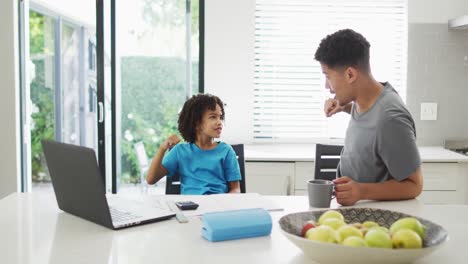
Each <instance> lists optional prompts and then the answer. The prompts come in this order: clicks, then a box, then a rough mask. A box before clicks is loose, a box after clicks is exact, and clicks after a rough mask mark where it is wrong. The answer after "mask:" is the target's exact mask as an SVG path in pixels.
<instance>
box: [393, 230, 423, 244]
mask: <svg viewBox="0 0 468 264" xmlns="http://www.w3.org/2000/svg"><path fill="white" fill-rule="evenodd" d="M392 241H393V247H394V248H422V239H421V237H420V236H419V235H418V233H416V232H415V231H413V230H411V229H401V230H398V231H397V232H395V234H393V236H392Z"/></svg>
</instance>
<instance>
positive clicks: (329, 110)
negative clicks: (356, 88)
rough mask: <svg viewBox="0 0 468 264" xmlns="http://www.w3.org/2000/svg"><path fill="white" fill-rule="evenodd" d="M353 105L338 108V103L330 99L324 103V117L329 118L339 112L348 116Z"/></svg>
mask: <svg viewBox="0 0 468 264" xmlns="http://www.w3.org/2000/svg"><path fill="white" fill-rule="evenodd" d="M352 106H353V103H352V102H351V103H348V104H347V105H345V106H340V103H339V102H338V100H336V99H335V98H330V99H327V100H326V101H325V105H324V106H323V111H324V112H325V116H326V117H330V116H332V115H334V114H336V113H339V112H346V113H348V114H350V113H351V107H352Z"/></svg>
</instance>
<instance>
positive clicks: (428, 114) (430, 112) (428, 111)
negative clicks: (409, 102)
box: [421, 103, 437, 120]
mask: <svg viewBox="0 0 468 264" xmlns="http://www.w3.org/2000/svg"><path fill="white" fill-rule="evenodd" d="M421 120H437V103H421Z"/></svg>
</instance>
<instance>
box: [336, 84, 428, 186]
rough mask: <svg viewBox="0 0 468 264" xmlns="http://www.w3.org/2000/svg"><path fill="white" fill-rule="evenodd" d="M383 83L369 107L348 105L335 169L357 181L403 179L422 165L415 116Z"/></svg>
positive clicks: (387, 85) (390, 88)
mask: <svg viewBox="0 0 468 264" xmlns="http://www.w3.org/2000/svg"><path fill="white" fill-rule="evenodd" d="M383 85H385V88H384V90H383V91H382V93H381V94H380V96H379V98H377V101H376V102H375V103H374V105H373V106H372V107H371V108H370V109H369V110H368V111H366V112H364V113H358V112H357V111H356V108H355V105H354V104H353V107H352V109H351V119H350V121H349V125H348V130H347V131H346V138H345V144H344V148H343V151H342V152H341V161H340V165H339V172H338V173H339V174H340V175H341V176H348V177H350V178H352V179H353V180H355V181H357V182H368V183H373V182H382V181H386V180H389V179H395V180H397V181H402V180H404V179H406V178H407V177H408V176H410V175H411V174H412V173H413V172H415V171H416V169H417V168H418V167H419V166H420V165H421V159H420V157H419V151H418V148H417V146H416V128H415V126H414V120H413V118H412V117H411V114H410V112H409V111H408V109H407V108H406V107H405V105H404V103H403V101H402V100H401V98H400V96H399V95H398V93H397V92H396V91H395V89H393V87H392V86H391V85H390V84H389V83H384V84H383Z"/></svg>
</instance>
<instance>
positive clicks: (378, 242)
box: [364, 228, 393, 248]
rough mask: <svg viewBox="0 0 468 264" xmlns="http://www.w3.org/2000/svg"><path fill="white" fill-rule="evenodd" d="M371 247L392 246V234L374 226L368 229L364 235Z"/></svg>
mask: <svg viewBox="0 0 468 264" xmlns="http://www.w3.org/2000/svg"><path fill="white" fill-rule="evenodd" d="M364 240H366V242H367V245H368V246H369V247H377V248H392V246H393V244H392V239H391V238H390V235H389V234H388V233H387V232H385V231H384V230H382V229H378V228H372V229H370V230H369V231H367V233H366V236H365V237H364Z"/></svg>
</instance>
